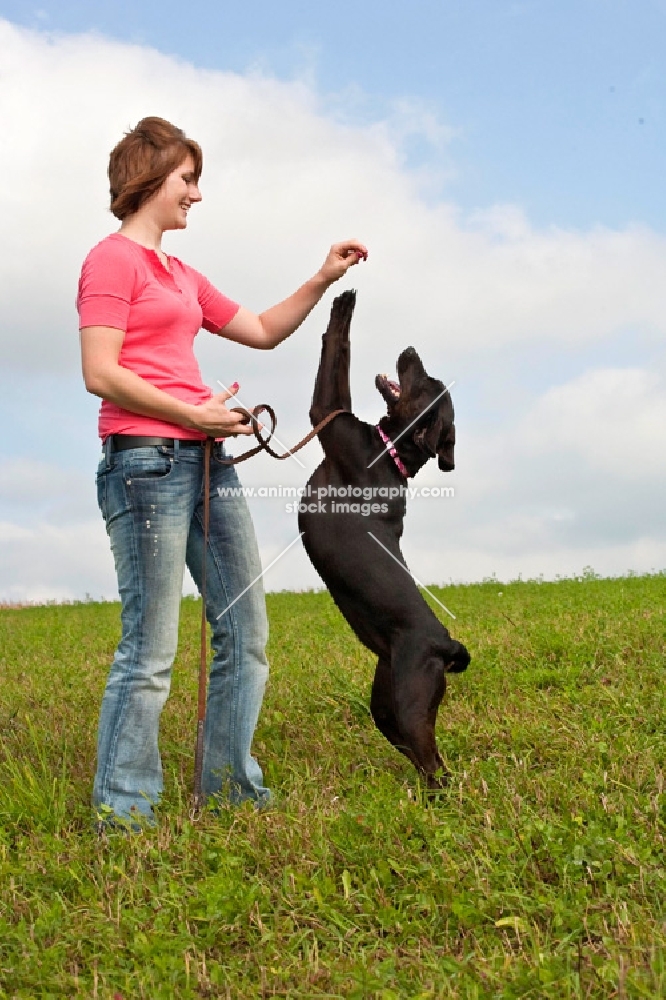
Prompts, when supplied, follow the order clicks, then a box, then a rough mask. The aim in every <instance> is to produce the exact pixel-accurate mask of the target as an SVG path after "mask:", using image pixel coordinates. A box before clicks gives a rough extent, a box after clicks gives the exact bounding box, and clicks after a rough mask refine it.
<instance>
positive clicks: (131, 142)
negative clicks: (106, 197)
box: [109, 118, 203, 220]
mask: <svg viewBox="0 0 666 1000" xmlns="http://www.w3.org/2000/svg"><path fill="white" fill-rule="evenodd" d="M188 154H189V155H190V156H191V157H192V159H193V161H194V175H195V178H196V180H197V181H198V180H199V177H200V176H201V168H202V166H203V155H202V153H201V147H200V146H199V145H198V144H197V143H196V142H194V140H193V139H188V138H187V136H186V135H185V133H184V132H183V130H182V129H179V128H176V126H175V125H172V124H171V123H170V122H167V121H165V120H164V118H142V119H141V121H140V122H139V124H138V125H137V126H136V128H133V129H132V131H131V132H127V134H126V135H125V136H124V138H122V139H121V140H120V142H119V143H118V145H117V146H116V147H115V149H114V150H113V151H112V152H111V156H110V157H109V185H110V189H111V211H112V212H113V214H114V215H115V217H116V218H117V219H120V220H122V219H125V218H126V217H127V216H128V215H132V214H133V213H134V212H137V211H138V210H139V209H140V208H141V206H142V205H144V204H145V203H146V202H147V201H148V199H149V198H152V196H153V195H154V194H156V192H157V191H159V189H160V188H161V187H162V184H163V183H164V181H165V180H166V178H167V177H168V176H169V174H170V173H171V172H172V170H175V169H176V167H178V166H179V164H181V163H182V162H183V160H184V159H185V158H186V157H187V156H188Z"/></svg>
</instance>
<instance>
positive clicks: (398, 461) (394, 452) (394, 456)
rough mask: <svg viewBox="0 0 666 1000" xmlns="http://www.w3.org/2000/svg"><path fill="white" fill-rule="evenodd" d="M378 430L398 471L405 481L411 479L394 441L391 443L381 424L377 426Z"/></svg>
mask: <svg viewBox="0 0 666 1000" xmlns="http://www.w3.org/2000/svg"><path fill="white" fill-rule="evenodd" d="M377 430H378V431H379V436H380V438H381V439H382V441H383V442H384V444H385V445H386V450H387V451H388V453H389V455H390V456H391V458H392V459H393V461H394V462H395V464H396V465H397V466H398V471H399V472H400V473H401V474H402V475H403V476H404V477H405V479H409V473H408V472H407V469H406V468H405V466H404V463H403V461H402V459H401V458H400V456H399V455H398V452H397V450H396V447H395V445H394V444H393V441H391V438H390V437H387V436H386V434H384V431H383V430H382V429H381V427H380V426H379V424H377Z"/></svg>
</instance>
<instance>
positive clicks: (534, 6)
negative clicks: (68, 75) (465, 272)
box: [0, 0, 666, 231]
mask: <svg viewBox="0 0 666 1000" xmlns="http://www.w3.org/2000/svg"><path fill="white" fill-rule="evenodd" d="M0 14H2V16H4V17H6V18H7V19H9V20H11V21H13V22H15V23H17V24H22V25H26V26H29V27H34V28H38V29H41V30H48V31H64V32H81V31H89V30H94V31H98V32H101V33H102V34H105V35H107V36H110V37H114V38H118V39H122V40H124V41H129V42H134V43H137V44H141V45H148V46H154V47H155V48H157V49H159V50H160V51H162V52H166V53H172V54H175V55H178V56H181V57H182V58H183V59H186V60H188V61H190V62H192V63H193V64H194V65H196V66H200V67H206V68H211V69H232V70H237V71H239V72H245V71H246V70H247V69H248V68H252V67H256V68H259V69H261V70H262V71H264V72H268V73H270V74H275V75H277V76H278V77H281V78H285V79H290V78H293V77H295V76H301V75H305V76H310V77H312V78H313V79H314V80H315V81H316V83H317V86H318V89H319V90H320V92H321V94H322V99H326V97H328V98H329V99H330V101H331V102H332V103H333V104H334V105H335V106H336V108H337V110H338V112H339V113H340V114H344V115H348V116H350V117H352V118H357V119H358V118H360V119H366V120H372V119H374V118H376V117H382V116H383V115H384V114H386V113H387V109H388V108H389V107H390V105H391V102H394V101H396V100H404V99H405V98H416V99H418V100H419V101H422V102H424V104H425V105H426V106H427V107H428V108H430V109H431V110H432V111H433V113H434V114H435V115H436V116H437V117H438V118H439V120H440V121H441V122H442V123H443V124H444V125H447V126H449V127H450V128H452V129H453V130H454V136H453V138H452V140H451V142H450V144H447V147H446V150H445V151H440V152H439V153H438V151H437V150H433V149H432V148H428V145H427V143H425V142H424V140H423V139H422V138H420V139H418V140H417V139H416V137H415V138H414V141H413V142H412V144H411V146H410V145H408V146H407V149H406V154H407V156H408V157H409V159H410V160H411V161H412V162H419V161H422V160H424V159H425V160H427V161H428V162H430V163H436V162H437V161H438V159H439V160H440V161H441V160H442V159H444V160H445V162H444V164H443V166H444V169H445V170H446V172H447V174H448V173H449V172H450V171H453V172H454V175H453V176H452V177H450V178H449V180H448V182H447V184H446V190H447V193H448V194H449V195H450V196H451V197H453V198H454V199H455V200H456V202H457V203H458V204H459V205H460V207H461V209H462V210H463V211H473V210H474V209H477V208H483V207H485V206H487V205H490V204H494V203H496V202H510V203H519V204H521V205H523V207H524V208H525V210H526V211H527V213H528V215H529V216H530V218H531V219H532V220H533V221H534V222H535V223H538V224H542V225H549V224H553V225H561V226H589V225H591V224H594V223H596V222H598V223H603V224H605V225H609V226H622V225H624V224H626V223H627V222H630V221H643V222H646V223H648V224H649V225H651V226H653V227H656V228H658V229H660V230H661V231H664V228H665V227H666V199H665V198H664V196H663V184H664V177H665V176H666V143H665V142H664V138H663V137H664V128H665V127H666V73H665V72H664V70H665V61H666V59H665V56H664V50H665V40H666V3H664V0H515V2H507V0H428V2H424V0H411V2H410V3H409V4H398V3H391V2H386V0H358V2H353V3H352V2H349V0H339V2H336V3H326V4H323V3H311V2H303V3H296V2H294V0H281V2H279V3H276V2H274V0H273V2H272V0H247V2H245V3H238V2H234V3H229V2H224V0H223V2H212V3H211V2H208V3H198V4H194V5H183V4H182V3H175V2H173V0H164V2H160V3H152V2H148V3H145V2H144V3H133V2H118V3H109V2H104V0H100V2H96V3H94V4H93V3H72V2H69V0H58V2H52V0H47V2H42V3H38V4H33V3H25V2H18V0H10V2H7V0H2V2H0Z"/></svg>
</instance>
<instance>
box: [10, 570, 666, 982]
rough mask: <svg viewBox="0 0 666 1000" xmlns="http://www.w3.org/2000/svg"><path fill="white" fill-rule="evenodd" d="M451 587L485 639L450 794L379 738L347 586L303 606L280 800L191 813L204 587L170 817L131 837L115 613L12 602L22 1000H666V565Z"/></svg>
mask: <svg viewBox="0 0 666 1000" xmlns="http://www.w3.org/2000/svg"><path fill="white" fill-rule="evenodd" d="M434 593H436V594H437V596H438V597H440V598H441V599H442V600H443V601H444V603H445V604H446V605H447V606H448V607H450V608H451V609H452V610H454V611H455V613H456V614H457V616H458V620H457V622H456V623H454V634H455V636H456V638H459V639H461V640H462V641H464V642H465V643H466V644H467V645H468V646H469V648H470V650H471V652H472V654H473V662H472V665H471V667H470V669H469V670H468V671H467V673H466V674H463V675H460V676H457V677H453V678H451V681H450V685H449V691H448V694H447V696H446V699H445V701H444V703H443V705H442V709H441V711H440V723H439V732H438V738H439V743H440V747H441V750H442V753H443V756H444V757H445V759H446V761H447V765H448V767H449V770H450V771H451V782H450V786H449V788H448V789H447V790H446V791H445V792H443V793H442V794H441V795H440V797H439V798H438V799H437V801H435V802H434V803H432V804H427V803H426V802H425V801H424V798H423V795H422V792H421V789H420V788H419V784H418V781H417V780H416V776H415V772H414V771H413V770H412V768H411V766H410V765H409V764H408V762H407V761H406V760H404V759H403V758H402V757H401V756H400V755H399V754H397V753H396V752H394V751H393V750H392V748H391V747H390V746H389V745H388V744H387V743H385V742H384V741H383V739H382V737H381V736H380V735H379V734H378V733H377V732H376V731H375V729H374V727H373V725H372V721H371V719H370V717H369V714H368V711H367V703H368V694H369V686H370V682H371V678H372V671H373V662H372V658H371V656H370V655H369V654H368V653H367V651H366V650H365V649H363V648H362V647H361V646H360V644H359V643H358V642H357V641H356V639H355V638H354V636H353V635H352V634H351V632H350V630H349V629H348V627H347V625H346V624H345V622H344V621H343V620H342V619H341V617H340V615H339V614H338V612H337V610H336V609H335V607H334V605H333V604H332V602H331V600H330V598H329V597H328V595H327V594H323V593H321V594H320V593H308V594H288V593H284V594H274V595H271V596H269V601H268V603H269V613H270V618H271V627H272V635H271V647H270V655H271V663H272V679H271V682H270V687H269V690H268V693H267V697H266V702H265V707H264V711H263V713H262V717H261V721H260V726H259V729H258V732H257V738H256V743H255V748H256V752H257V755H258V757H259V759H260V761H261V763H262V765H263V766H264V770H265V773H266V776H267V779H268V782H269V783H270V785H271V787H272V788H273V789H274V790H275V791H276V792H277V794H278V796H279V799H280V804H279V806H278V808H276V809H275V810H273V811H271V812H267V813H264V814H258V813H255V812H254V811H253V810H252V809H251V808H250V807H243V808H241V809H238V810H228V811H225V812H223V814H222V815H221V816H219V817H214V816H213V815H211V814H208V813H207V814H204V815H203V816H201V817H199V818H192V817H191V816H190V814H189V793H190V788H191V774H192V756H193V744H194V733H195V725H194V719H195V714H196V711H195V708H196V706H195V702H196V670H197V662H196V661H197V655H198V608H199V605H198V602H196V601H193V600H185V601H184V602H183V607H182V620H181V643H180V648H179V654H178V659H177V661H176V665H175V670H174V683H173V689H172V694H171V698H170V700H169V702H168V704H167V708H166V710H165V713H164V716H163V726H162V743H161V745H162V751H163V758H164V767H165V778H166V795H165V798H164V801H163V803H162V808H161V811H160V822H159V826H158V828H157V829H156V830H154V831H151V832H148V833H146V834H142V835H120V834H118V835H112V836H110V837H109V839H108V841H106V842H104V841H99V840H98V839H97V838H96V836H95V835H94V833H93V831H92V828H91V815H90V811H89V807H88V800H89V794H90V786H91V782H92V775H93V769H94V741H95V728H96V721H97V711H98V706H99V702H100V698H101V694H102V690H103V686H104V681H105V675H106V671H107V669H108V664H109V662H110V659H111V656H112V654H113V650H114V646H115V643H116V641H117V637H118V629H119V620H118V619H119V614H118V612H119V609H118V606H117V605H114V604H92V603H91V604H80V605H72V606H49V607H40V608H26V609H21V610H4V611H2V612H0V629H1V632H0V641H1V646H0V997H3V998H4V997H12V998H13V997H20V998H24V997H25V998H36V997H85V998H90V997H99V998H109V1000H111V998H116V1000H117V997H122V998H123V1000H129V998H139V997H140V998H149V1000H158V998H173V997H177V998H189V997H193V998H194V997H234V998H236V997H241V998H244V997H248V998H249V997H272V996H278V997H322V998H323V997H357V998H365V997H369V998H380V1000H391V998H403V997H413V998H416V997H422V998H426V997H428V998H430V997H464V998H486V997H487V998H491V997H492V998H512V997H538V998H542V997H585V998H587V997H591V998H597V997H598V998H608V997H618V998H622V997H625V998H628V997H662V996H666V947H665V945H666V845H665V842H664V835H665V832H666V799H665V797H664V794H663V792H664V766H665V758H666V724H665V723H666V719H665V714H666V713H665V707H666V701H665V699H666V694H665V685H664V672H665V671H664V668H665V659H666V657H665V651H666V638H665V636H666V628H665V622H664V608H665V606H666V577H665V576H663V575H657V576H651V577H627V578H622V579H617V580H599V579H596V578H593V576H592V575H591V574H590V576H589V577H586V578H585V579H581V580H563V581H559V582H557V583H535V582H529V583H521V582H517V583H512V584H499V583H496V582H486V583H483V584H479V585H474V586H460V587H448V588H445V589H442V590H437V589H435V590H434ZM435 607H436V606H435Z"/></svg>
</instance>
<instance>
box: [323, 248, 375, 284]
mask: <svg viewBox="0 0 666 1000" xmlns="http://www.w3.org/2000/svg"><path fill="white" fill-rule="evenodd" d="M367 259H368V250H367V247H366V246H365V245H364V244H363V243H361V242H360V241H359V240H343V241H342V243H334V244H333V246H332V247H331V249H330V250H329V251H328V256H327V257H326V260H325V261H324V263H323V264H322V266H321V268H320V270H319V273H320V274H321V276H322V277H323V278H325V279H326V281H327V282H329V283H332V282H334V281H337V280H338V278H341V277H342V275H343V274H346V273H347V271H348V270H349V268H350V267H353V266H354V264H358V262H359V261H360V260H367Z"/></svg>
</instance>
